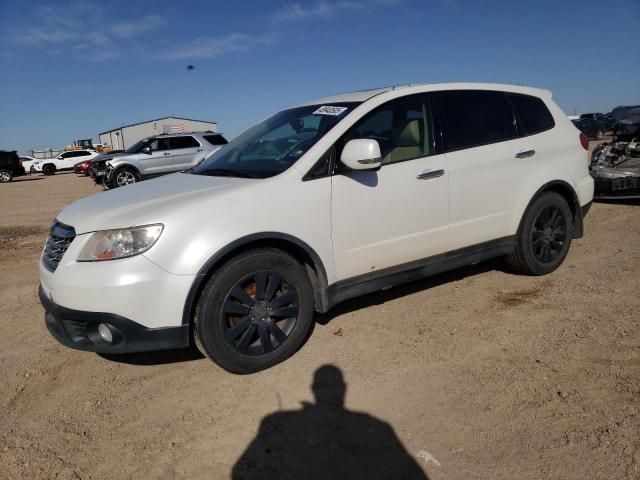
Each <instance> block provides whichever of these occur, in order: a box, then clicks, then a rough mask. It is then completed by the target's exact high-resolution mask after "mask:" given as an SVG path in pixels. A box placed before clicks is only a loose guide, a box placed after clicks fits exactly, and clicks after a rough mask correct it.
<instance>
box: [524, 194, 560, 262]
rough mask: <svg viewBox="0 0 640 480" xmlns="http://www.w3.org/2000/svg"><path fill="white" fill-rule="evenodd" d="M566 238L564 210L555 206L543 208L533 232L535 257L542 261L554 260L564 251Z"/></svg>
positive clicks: (534, 224)
mask: <svg viewBox="0 0 640 480" xmlns="http://www.w3.org/2000/svg"><path fill="white" fill-rule="evenodd" d="M566 239H567V221H566V218H565V216H564V214H563V213H562V210H560V208H558V207H554V206H550V207H547V208H545V209H544V210H542V211H541V212H540V214H539V215H538V217H537V218H536V220H535V221H534V223H533V230H532V232H531V245H532V246H533V251H534V255H535V257H536V258H537V259H538V260H539V261H540V262H542V263H551V262H553V261H554V260H555V259H556V258H557V257H558V255H560V254H561V253H562V250H563V246H564V242H565V241H566Z"/></svg>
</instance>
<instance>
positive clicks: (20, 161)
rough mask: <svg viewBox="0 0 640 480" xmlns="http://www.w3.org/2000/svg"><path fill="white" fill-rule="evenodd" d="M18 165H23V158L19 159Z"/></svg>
mask: <svg viewBox="0 0 640 480" xmlns="http://www.w3.org/2000/svg"><path fill="white" fill-rule="evenodd" d="M18 165H20V166H21V167H22V159H19V160H18Z"/></svg>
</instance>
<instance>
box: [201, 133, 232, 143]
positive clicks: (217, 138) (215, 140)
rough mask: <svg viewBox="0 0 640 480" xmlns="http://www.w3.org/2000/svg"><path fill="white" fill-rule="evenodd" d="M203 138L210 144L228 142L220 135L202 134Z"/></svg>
mask: <svg viewBox="0 0 640 480" xmlns="http://www.w3.org/2000/svg"><path fill="white" fill-rule="evenodd" d="M204 138H205V140H206V141H207V142H209V143H210V144H211V145H226V144H227V143H228V142H227V140H226V139H225V138H224V137H223V136H222V135H204Z"/></svg>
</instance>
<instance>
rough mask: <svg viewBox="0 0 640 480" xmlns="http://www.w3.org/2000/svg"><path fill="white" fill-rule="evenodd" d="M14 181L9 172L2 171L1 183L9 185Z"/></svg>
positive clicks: (0, 172)
mask: <svg viewBox="0 0 640 480" xmlns="http://www.w3.org/2000/svg"><path fill="white" fill-rule="evenodd" d="M12 179H13V174H12V173H11V172H10V171H9V170H0V183H9V182H10V181H11V180H12Z"/></svg>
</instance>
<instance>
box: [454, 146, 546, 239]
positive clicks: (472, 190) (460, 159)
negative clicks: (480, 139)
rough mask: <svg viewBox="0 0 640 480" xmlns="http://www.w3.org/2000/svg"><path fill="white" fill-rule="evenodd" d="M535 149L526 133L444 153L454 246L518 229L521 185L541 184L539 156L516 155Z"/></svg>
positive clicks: (522, 186)
mask: <svg viewBox="0 0 640 480" xmlns="http://www.w3.org/2000/svg"><path fill="white" fill-rule="evenodd" d="M531 150H535V149H534V147H533V145H532V143H531V142H530V141H528V140H527V139H526V138H525V139H519V140H511V141H506V142H500V143H495V144H492V145H484V146H482V147H475V148H469V149H465V150H459V151H457V152H450V153H447V154H446V155H447V159H448V163H449V174H450V177H449V189H450V190H449V222H450V224H449V232H450V235H451V239H450V248H451V249H452V250H453V249H456V248H462V247H466V246H469V245H474V244H477V243H481V242H485V241H488V240H493V239H496V238H500V237H504V236H508V235H513V234H515V232H514V231H512V229H513V215H514V211H515V210H517V209H519V208H520V205H519V200H520V197H521V195H520V192H521V190H523V189H524V188H528V185H529V184H530V183H531V182H534V183H537V184H539V185H541V184H542V181H541V180H542V177H541V173H540V168H539V162H538V158H537V156H536V155H535V154H534V155H532V156H526V157H524V158H516V155H517V154H518V153H521V152H529V151H531ZM525 186H526V187H525Z"/></svg>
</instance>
